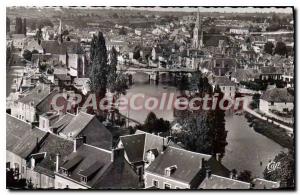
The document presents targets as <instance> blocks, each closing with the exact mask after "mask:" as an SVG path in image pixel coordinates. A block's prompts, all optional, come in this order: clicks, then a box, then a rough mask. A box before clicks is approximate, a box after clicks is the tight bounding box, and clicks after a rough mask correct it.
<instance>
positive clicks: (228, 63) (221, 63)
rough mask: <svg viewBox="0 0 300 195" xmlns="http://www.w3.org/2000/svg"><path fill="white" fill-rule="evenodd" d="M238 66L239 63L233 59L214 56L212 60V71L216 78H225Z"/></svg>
mask: <svg viewBox="0 0 300 195" xmlns="http://www.w3.org/2000/svg"><path fill="white" fill-rule="evenodd" d="M236 66H237V63H236V61H235V59H233V58H229V57H224V56H214V57H213V58H212V60H211V67H210V70H211V71H212V72H213V73H214V75H216V76H224V75H225V74H226V73H227V72H228V71H229V70H231V69H232V68H235V67H236Z"/></svg>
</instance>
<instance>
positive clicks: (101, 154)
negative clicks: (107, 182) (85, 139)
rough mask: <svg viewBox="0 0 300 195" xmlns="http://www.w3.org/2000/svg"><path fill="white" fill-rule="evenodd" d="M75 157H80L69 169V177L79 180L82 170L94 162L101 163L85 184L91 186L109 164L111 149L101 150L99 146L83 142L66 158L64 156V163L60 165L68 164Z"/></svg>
mask: <svg viewBox="0 0 300 195" xmlns="http://www.w3.org/2000/svg"><path fill="white" fill-rule="evenodd" d="M75 158H80V159H81V160H80V162H78V163H77V164H76V165H75V166H74V167H73V168H72V170H70V173H69V176H68V177H69V178H71V179H73V180H75V181H77V182H81V176H82V175H81V174H79V173H82V171H85V170H88V169H89V168H90V167H91V166H92V165H93V164H95V163H96V162H97V163H99V164H101V165H102V167H101V168H100V169H98V170H97V171H96V173H95V174H94V175H93V177H92V178H89V180H88V182H87V185H88V186H90V187H92V186H94V184H96V182H98V180H99V179H100V178H101V176H102V175H103V173H104V172H105V171H106V170H107V168H108V167H109V166H110V164H111V163H112V162H111V151H108V150H103V149H101V148H97V147H94V146H90V145H87V144H83V145H82V146H80V147H79V148H78V149H77V151H76V152H72V153H70V154H69V155H68V156H67V158H65V161H64V163H63V164H62V166H61V167H63V166H65V165H66V164H68V163H69V162H70V161H72V160H74V159H75Z"/></svg>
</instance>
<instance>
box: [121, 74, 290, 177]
mask: <svg viewBox="0 0 300 195" xmlns="http://www.w3.org/2000/svg"><path fill="white" fill-rule="evenodd" d="M142 77H143V76H141V75H137V76H135V78H134V80H135V81H137V80H138V81H141V80H142V82H135V84H134V85H133V86H132V87H131V88H130V89H129V90H128V92H127V95H126V96H128V97H129V96H131V95H133V94H138V93H141V94H145V97H151V96H152V97H156V98H158V99H160V98H161V97H162V95H163V94H164V93H168V94H170V93H174V94H179V92H178V90H177V89H176V87H173V86H169V85H167V84H159V85H155V84H154V83H153V84H151V83H149V82H147V79H144V80H143V79H142ZM145 78H147V77H145ZM149 112H150V111H149V110H147V109H143V110H139V111H135V110H130V111H129V113H128V112H123V114H128V115H129V117H130V118H133V119H135V120H137V121H139V122H144V120H145V118H146V117H147V115H148V113H149ZM153 112H154V113H155V114H156V115H157V117H162V118H164V119H166V120H169V121H172V120H173V119H174V116H173V110H172V109H170V110H166V109H164V110H160V109H156V110H153ZM225 120H226V125H225V126H226V130H227V131H228V135H227V142H228V145H227V146H226V152H225V156H224V158H223V159H222V163H223V164H224V165H225V166H226V167H227V168H228V169H230V170H231V169H236V170H238V171H243V170H249V171H251V172H252V176H253V177H262V173H263V170H264V169H265V167H266V165H267V163H268V162H269V161H270V160H272V159H273V158H274V157H275V156H276V155H277V154H278V153H280V152H281V151H284V152H286V151H287V149H285V148H283V147H282V146H280V145H279V144H277V143H276V142H274V141H272V140H270V139H269V138H267V137H265V136H263V135H261V134H259V133H257V132H255V131H254V130H253V128H252V127H250V126H249V124H248V122H247V120H246V118H245V117H244V115H235V114H227V115H226V117H225ZM261 162H262V165H261Z"/></svg>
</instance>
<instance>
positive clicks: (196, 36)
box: [192, 8, 203, 49]
mask: <svg viewBox="0 0 300 195" xmlns="http://www.w3.org/2000/svg"><path fill="white" fill-rule="evenodd" d="M192 45H193V48H195V49H200V48H201V47H202V46H203V31H202V21H201V19H200V11H199V8H198V12H197V19H196V23H195V27H194V30H193V44H192Z"/></svg>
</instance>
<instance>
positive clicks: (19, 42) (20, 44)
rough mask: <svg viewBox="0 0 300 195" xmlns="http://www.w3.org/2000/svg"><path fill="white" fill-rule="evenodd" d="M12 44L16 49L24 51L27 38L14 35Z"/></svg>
mask: <svg viewBox="0 0 300 195" xmlns="http://www.w3.org/2000/svg"><path fill="white" fill-rule="evenodd" d="M12 43H13V46H14V48H17V49H23V48H24V46H25V44H26V36H25V35H24V34H13V35H12Z"/></svg>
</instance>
